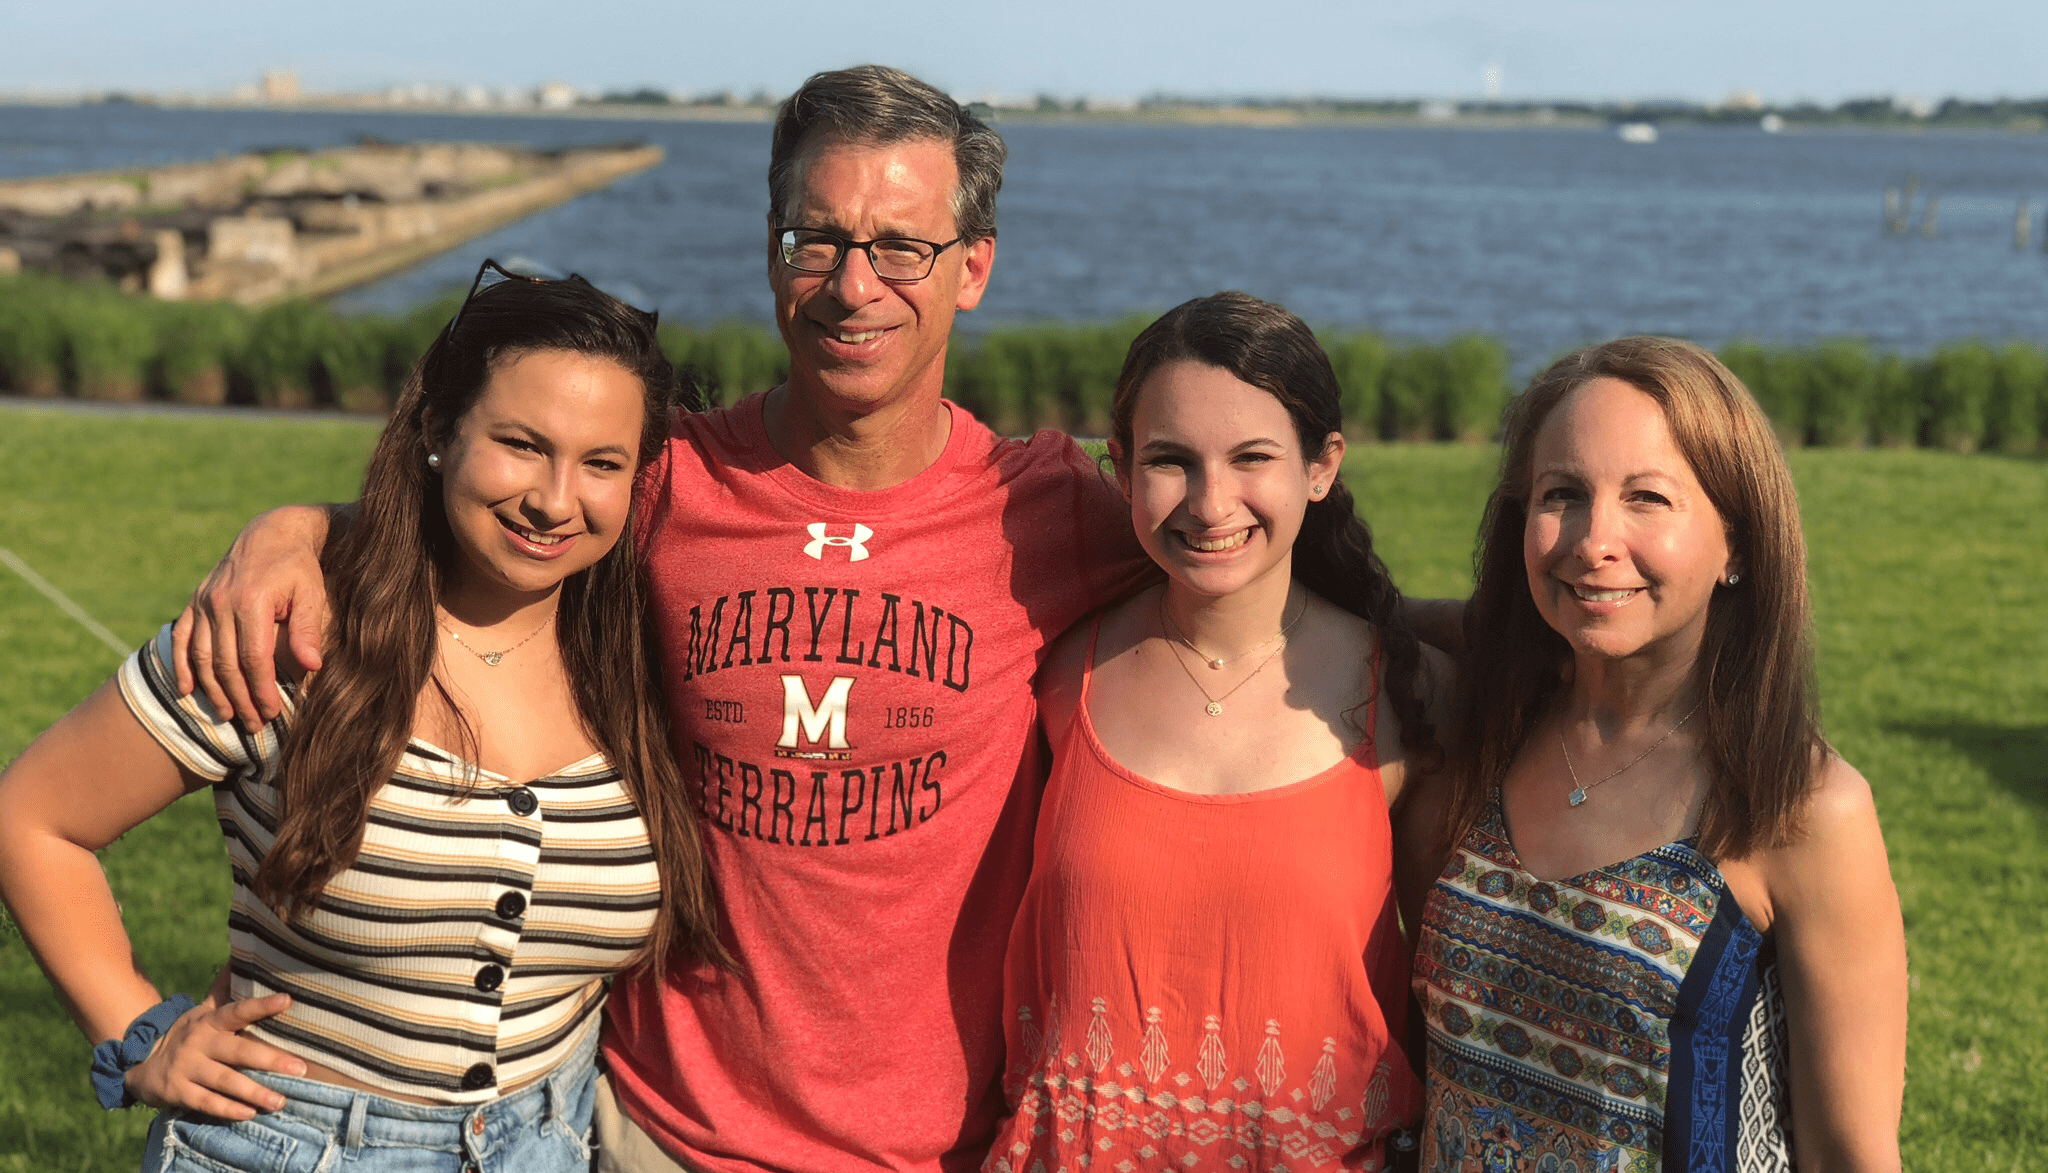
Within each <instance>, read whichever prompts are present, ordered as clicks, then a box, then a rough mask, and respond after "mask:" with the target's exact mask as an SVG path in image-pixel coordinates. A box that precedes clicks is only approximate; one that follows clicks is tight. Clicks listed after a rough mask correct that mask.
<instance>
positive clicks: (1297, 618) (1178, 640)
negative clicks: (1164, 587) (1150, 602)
mask: <svg viewBox="0 0 2048 1173" xmlns="http://www.w3.org/2000/svg"><path fill="white" fill-rule="evenodd" d="M1306 614H1308V600H1307V599H1303V600H1302V601H1301V610H1299V611H1297V612H1295V614H1294V618H1293V619H1291V620H1289V621H1288V622H1287V624H1286V625H1285V626H1283V627H1281V628H1280V634H1278V635H1276V636H1274V637H1273V638H1272V639H1269V640H1266V641H1264V642H1262V643H1260V644H1259V645H1258V646H1257V647H1254V648H1253V649H1252V651H1253V652H1255V651H1258V650H1259V648H1263V647H1265V646H1266V644H1269V643H1272V642H1273V641H1274V640H1278V641H1280V646H1279V647H1277V648H1274V649H1273V650H1272V651H1271V652H1268V653H1267V654H1266V658H1265V659H1263V660H1260V661H1259V666H1258V667H1256V668H1254V669H1252V670H1251V671H1250V672H1247V673H1245V674H1244V679H1243V680H1240V681H1238V682H1237V683H1236V684H1233V685H1231V686H1230V687H1229V688H1228V689H1225V690H1224V692H1223V695H1222V696H1211V695H1210V694H1209V690H1208V689H1207V688H1204V687H1203V686H1202V680H1201V677H1199V676H1196V675H1195V670H1194V669H1193V668H1190V667H1188V662H1187V659H1186V658H1185V657H1183V656H1182V655H1181V654H1180V646H1179V645H1181V644H1187V646H1188V650H1189V651H1192V652H1194V653H1195V654H1196V655H1197V656H1200V655H1201V654H1202V650H1201V649H1200V648H1197V647H1196V646H1195V645H1194V644H1192V643H1188V639H1187V637H1186V636H1184V635H1182V634H1180V630H1179V629H1178V628H1176V627H1174V625H1173V620H1172V619H1171V618H1169V617H1168V616H1167V614H1166V592H1165V591H1160V592H1159V625H1160V626H1161V627H1163V628H1165V629H1166V630H1167V631H1169V632H1171V633H1172V634H1173V638H1172V639H1169V640H1167V641H1166V647H1167V650H1168V651H1171V652H1172V653H1173V662H1174V663H1176V664H1179V665H1180V670H1181V671H1182V672H1185V673H1187V676H1188V682H1189V683H1190V684H1193V685H1194V686H1195V691H1197V692H1199V693H1201V694H1202V699H1204V700H1206V701H1208V702H1209V703H1208V704H1207V705H1204V706H1203V707H1202V711H1203V712H1205V713H1207V714H1209V715H1210V716H1211V717H1221V716H1222V715H1223V702H1224V701H1227V700H1229V699H1230V694H1231V693H1234V692H1236V691H1237V690H1238V689H1240V688H1243V687H1244V686H1245V685H1247V684H1250V683H1251V682H1252V677H1254V676H1257V675H1258V674H1259V673H1261V672H1264V671H1265V670H1266V665H1268V664H1270V663H1272V662H1273V660H1274V658H1275V657H1277V656H1279V654H1280V653H1281V652H1284V651H1286V650H1287V633H1288V632H1290V631H1293V630H1294V625H1295V624H1297V623H1300V622H1301V617H1302V616H1303V615H1306ZM1250 654H1251V652H1240V653H1239V654H1238V655H1236V656H1234V657H1232V658H1233V659H1239V660H1242V659H1243V658H1244V657H1246V656H1248V655H1250ZM1209 666H1210V667H1211V668H1218V667H1221V666H1222V662H1221V661H1214V662H1210V663H1209Z"/></svg>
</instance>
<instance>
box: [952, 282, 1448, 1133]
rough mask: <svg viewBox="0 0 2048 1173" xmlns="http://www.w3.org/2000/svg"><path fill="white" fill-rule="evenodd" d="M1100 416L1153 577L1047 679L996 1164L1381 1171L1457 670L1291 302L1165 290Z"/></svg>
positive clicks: (1073, 647) (1407, 1095)
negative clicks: (1414, 803) (1173, 299)
mask: <svg viewBox="0 0 2048 1173" xmlns="http://www.w3.org/2000/svg"><path fill="white" fill-rule="evenodd" d="M1111 419H1112V423H1113V429H1114V431H1113V436H1112V439H1111V440H1110V454H1111V457H1112V459H1113V460H1114V462H1115V466H1116V474H1117V480H1118V482H1119V484H1120V485H1121V486H1122V488H1123V489H1124V491H1125V493H1126V495H1127V496H1128V497H1129V498H1130V502H1131V520H1132V523H1133V525H1134V527H1135V528H1136V530H1137V536H1138V539H1139V541H1140V543H1141V544H1143V546H1144V547H1145V549H1146V551H1147V552H1148V553H1149V554H1150V555H1151V556H1152V558H1153V560H1154V561H1155V562H1157V563H1158V565H1159V567H1160V569H1161V570H1163V571H1165V573H1166V582H1165V583H1164V585H1163V586H1159V587H1154V588H1152V589H1149V590H1146V591H1144V592H1142V593H1140V594H1138V595H1136V596H1134V597H1133V598H1131V599H1128V600H1126V601H1124V602H1122V603H1119V604H1116V605H1113V606H1111V607H1110V608H1108V609H1107V610H1106V611H1104V612H1102V613H1101V615H1100V616H1099V617H1098V618H1096V619H1095V620H1094V621H1092V622H1088V623H1084V624H1082V625H1080V626H1078V627H1076V628H1075V629H1073V630H1071V631H1069V632H1068V633H1067V634H1066V635H1065V636H1064V637H1062V639H1061V640H1060V641H1059V642H1058V643H1057V644H1056V645H1055V646H1054V648H1053V649H1052V650H1051V652H1050V653H1049V658H1048V660H1047V662H1046V664H1045V666H1044V667H1043V668H1042V669H1041V670H1040V673H1039V681H1038V688H1039V700H1040V719H1041V721H1042V723H1043V728H1044V731H1045V733H1046V736H1047V738H1048V740H1049V742H1050V744H1051V746H1052V747H1053V754H1054V756H1053V764H1052V772H1051V777H1050V779H1049V781H1048V783H1047V787H1046V791H1045V794H1044V797H1043V804H1042V806H1041V808H1040V814H1039V820H1038V828H1037V838H1036V843H1035V852H1034V855H1033V870H1032V874H1031V877H1030V880H1029V883H1028V885H1027V887H1026V890H1025V894H1024V900H1023V904H1022V908H1021V910H1020V912H1019V914H1018V918H1017V922H1016V925H1015V927H1014V929H1013V930H1012V933H1011V937H1010V948H1009V956H1008V959H1007V963H1006V980H1005V995H1006V996H1005V1005H1006V1008H1007V1011H1008V1021H1007V1024H1006V1026H1007V1032H1008V1035H1007V1043H1008V1067H1007V1071H1006V1075H1005V1092H1006V1094H1007V1097H1008V1101H1009V1107H1010V1109H1011V1115H1010V1117H1009V1118H1008V1119H1007V1120H1006V1121H1005V1122H1004V1123H1003V1125H1002V1126H1001V1127H1000V1128H999V1129H998V1131H997V1136H996V1141H995V1144H994V1146H993V1147H992V1148H991V1150H990V1153H989V1156H988V1159H987V1162H986V1164H985V1165H984V1168H985V1169H986V1170H989V1171H991V1173H1041V1171H1043V1173H1052V1171H1055V1170H1061V1169H1065V1170H1078V1169H1081V1168H1083V1167H1088V1168H1098V1169H1111V1168H1114V1169H1120V1170H1126V1171H1129V1170H1139V1169H1143V1170H1166V1169H1173V1170H1189V1169H1224V1170H1239V1171H1241V1173H1256V1171H1258V1170H1278V1169H1291V1170H1296V1171H1298V1173H1307V1171H1308V1170H1319V1169H1320V1170H1338V1169H1353V1170H1356V1169H1371V1170H1377V1169H1381V1168H1385V1167H1386V1161H1387V1158H1388V1148H1389V1147H1390V1146H1389V1143H1388V1142H1389V1138H1390V1137H1392V1136H1393V1135H1394V1134H1395V1133H1396V1131H1397V1130H1400V1129H1404V1128H1411V1127H1413V1126H1414V1124H1415V1123H1416V1120H1417V1116H1418V1112H1419V1108H1420V1099H1419V1091H1420V1089H1419V1087H1418V1085H1417V1082H1416V1079H1415V1075H1414V1072H1413V1070H1412V1069H1411V1066H1410V1063H1409V1059H1408V1057H1407V1054H1406V1052H1405V1050H1404V1046H1403V1044H1404V1043H1405V1042H1406V1039H1407V1031H1406V1025H1405V1024H1406V1022H1407V1003H1408V997H1407V990H1406V979H1407V975H1408V949H1407V946H1406V943H1405V942H1404V941H1403V939H1402V935H1401V929H1400V924H1399V921H1398V917H1397V913H1396V904H1395V901H1394V899H1393V894H1392V883H1393V876H1394V863H1393V849H1392V836H1391V829H1390V826H1389V815H1388V809H1389V807H1390V806H1391V805H1392V804H1393V803H1394V802H1395V801H1397V800H1398V799H1399V798H1400V797H1401V795H1402V793H1403V792H1404V790H1405V789H1407V788H1408V787H1411V786H1413V785H1414V784H1415V778H1416V776H1417V773H1418V770H1419V768H1420V767H1419V766H1418V762H1423V761H1426V760H1428V759H1429V758H1430V757H1431V756H1432V755H1433V754H1435V753H1436V747H1435V744H1434V740H1433V734H1432V732H1431V727H1432V721H1431V718H1430V717H1429V715H1428V712H1427V702H1428V700H1429V698H1430V696H1431V695H1432V690H1431V687H1430V685H1429V684H1428V683H1427V681H1428V679H1430V678H1431V677H1432V676H1433V677H1434V678H1435V679H1440V680H1447V679H1448V672H1447V671H1438V672H1435V673H1432V672H1430V671H1429V670H1428V669H1427V668H1426V667H1425V664H1424V654H1425V653H1424V649H1422V648H1421V646H1420V645H1419V644H1418V643H1417V642H1416V640H1415V637H1414V636H1413V635H1411V634H1409V633H1408V632H1407V631H1406V630H1405V629H1404V628H1403V627H1401V626H1400V624H1399V622H1398V621H1397V619H1396V616H1395V610H1394V609H1395V606H1396V603H1397V601H1398V598H1399V596H1398V595H1397V594H1396V592H1395V590H1394V587H1393V583H1392V581H1391V579H1390V578H1389V576H1388V574H1387V571H1386V568H1385V566H1383V565H1382V564H1381V562H1380V560H1379V558H1378V557H1377V556H1376V555H1375V554H1374V553H1373V548H1372V538H1371V535H1370V533H1369V532H1368V531H1367V529H1366V527H1365V525H1364V523H1362V522H1361V521H1360V520H1359V519H1358V517H1357V515H1356V514H1355V513H1354V512H1353V508H1352V501H1351V494H1350V492H1349V491H1348V490H1347V489H1346V488H1345V487H1344V484H1343V482H1342V481H1340V480H1339V479H1338V471H1339V469H1340V468H1341V466H1342V464H1343V459H1344V447H1345V446H1344V434H1343V432H1342V430H1341V426H1342V425H1341V420H1340V417H1339V411H1338V396H1337V381H1336V377H1335V375H1334V374H1333V372H1332V371H1331V369H1330V363H1329V359H1328V358H1327V357H1325V355H1324V354H1323V351H1322V349H1321V348H1320V347H1319V346H1317V344H1316V341H1315V336H1314V335H1313V334H1312V333H1311V332H1310V331H1309V330H1308V328H1307V327H1306V326H1304V325H1303V324H1302V323H1301V321H1300V319H1298V318H1296V317H1295V316H1294V315H1292V314H1290V313H1288V312H1287V311H1286V310H1283V309H1281V308H1280V307H1278V306H1275V305H1270V304H1268V303H1266V302H1262V301H1259V300H1257V299H1255V298H1251V297H1247V296H1245V295H1243V294H1238V293H1221V294H1216V295H1215V296H1212V297H1205V298H1200V299H1197V300H1195V301H1191V302H1188V303H1187V304H1185V305H1182V306H1180V307H1179V308H1178V309H1175V310H1173V311H1172V312H1170V313H1168V314H1167V315H1166V316H1165V317H1163V318H1161V319H1160V320H1159V321H1158V322H1156V323H1154V324H1153V325H1152V326H1150V327H1148V328H1147V329H1146V330H1145V332H1144V333H1143V334H1141V335H1139V337H1138V339H1137V341H1136V342H1135V343H1133V344H1132V347H1131V351H1130V354H1129V356H1128V357H1127V358H1126V359H1125V362H1124V367H1123V372H1122V375H1121V376H1120V378H1119V379H1118V381H1117V391H1116V397H1115V400H1114V404H1113V407H1112V416H1111ZM1429 655H1431V656H1435V655H1437V654H1436V653H1434V652H1431V653H1429Z"/></svg>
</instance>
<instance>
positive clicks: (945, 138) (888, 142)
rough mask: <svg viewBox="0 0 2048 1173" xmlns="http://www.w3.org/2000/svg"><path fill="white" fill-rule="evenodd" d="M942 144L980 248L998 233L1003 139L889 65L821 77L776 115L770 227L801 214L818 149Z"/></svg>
mask: <svg viewBox="0 0 2048 1173" xmlns="http://www.w3.org/2000/svg"><path fill="white" fill-rule="evenodd" d="M930 139H936V140H938V141H940V142H946V143H951V144H952V145H953V163H954V165H955V166H956V167H957V168H958V169H959V172H960V182H959V186H958V187H956V188H955V189H954V190H953V220H954V223H955V225H956V227H957V229H958V231H959V233H960V238H961V239H962V240H963V241H965V242H967V243H969V244H972V243H974V242H975V241H977V240H982V239H985V238H988V237H993V236H994V235H995V234H996V192H998V191H1000V190H1002V186H1003V159H1004V158H1005V157H1006V156H1007V155H1008V154H1009V150H1008V148H1006V147H1004V146H1003V140H1002V137H1001V136H1000V135H998V134H996V132H995V131H994V130H992V129H990V128H989V125H988V124H987V123H985V122H983V121H982V120H981V119H979V118H976V117H975V116H974V115H972V114H970V113H968V111H967V109H966V108H965V107H963V106H962V105H960V103H958V102H955V101H954V100H953V99H952V98H950V97H948V96H947V95H946V94H944V93H942V92H940V91H939V90H938V89H936V88H934V87H932V86H930V85H927V84H926V83H924V82H921V81H919V80H918V79H916V78H914V77H912V76H910V75H909V74H907V73H905V72H903V71H902V70H900V69H891V68H890V67H888V66H886V65H856V66H854V67H853V68H852V69H834V70H829V71H827V72H825V73H814V74H812V75H811V76H810V78H809V80H807V81H805V82H804V84H803V85H802V86H801V87H800V88H798V90H797V91H796V93H794V94H791V95H790V96H789V100H788V101H786V102H784V103H783V104H782V109H781V111H780V112H778V113H777V114H776V116H775V142H774V146H773V147H772V148H771V150H770V153H769V156H768V220H769V227H770V228H774V227H776V226H778V225H780V224H786V223H787V221H786V220H785V219H783V218H784V217H786V216H789V215H792V214H793V213H794V204H795V200H796V189H797V181H798V179H799V172H800V171H801V163H802V158H803V152H804V151H805V150H806V149H807V148H809V147H811V146H812V145H814V144H816V143H824V142H838V143H854V144H859V145H863V146H893V145H894V144H897V143H905V142H917V141H920V140H930Z"/></svg>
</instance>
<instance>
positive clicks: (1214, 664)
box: [1209, 660, 1229, 672]
mask: <svg viewBox="0 0 2048 1173" xmlns="http://www.w3.org/2000/svg"><path fill="white" fill-rule="evenodd" d="M1227 663H1229V661H1228V660H1211V661H1209V667H1211V668H1214V669H1216V670H1217V671H1218V672H1221V671H1222V670H1223V665H1225V664H1227Z"/></svg>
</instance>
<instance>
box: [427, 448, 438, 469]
mask: <svg viewBox="0 0 2048 1173" xmlns="http://www.w3.org/2000/svg"><path fill="white" fill-rule="evenodd" d="M427 467H428V468H439V467H441V454H440V453H439V452H429V453H427Z"/></svg>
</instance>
